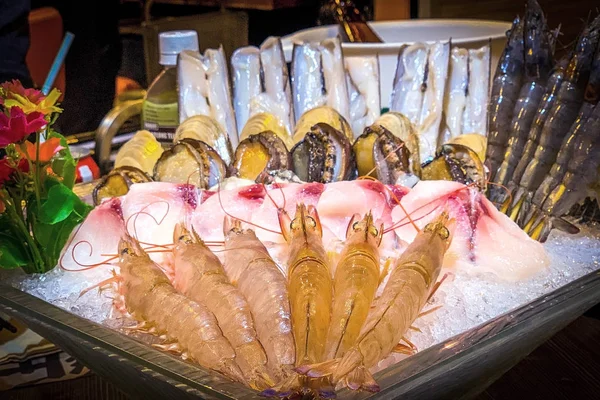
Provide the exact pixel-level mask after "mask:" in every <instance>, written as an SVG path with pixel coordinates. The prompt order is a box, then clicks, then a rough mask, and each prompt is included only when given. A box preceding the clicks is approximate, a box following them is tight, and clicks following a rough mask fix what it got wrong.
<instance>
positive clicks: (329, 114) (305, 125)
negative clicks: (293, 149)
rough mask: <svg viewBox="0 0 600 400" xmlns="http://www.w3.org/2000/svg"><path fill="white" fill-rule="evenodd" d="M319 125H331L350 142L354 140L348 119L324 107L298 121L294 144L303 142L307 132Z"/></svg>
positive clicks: (314, 109)
mask: <svg viewBox="0 0 600 400" xmlns="http://www.w3.org/2000/svg"><path fill="white" fill-rule="evenodd" d="M318 123H324V124H327V125H330V126H331V127H333V128H334V129H336V130H338V131H340V132H341V133H342V134H343V135H344V136H346V138H348V140H349V141H351V140H354V134H353V133H352V128H351V127H350V124H349V123H348V121H347V120H346V118H344V117H343V116H342V115H340V113H338V112H337V111H336V110H334V109H333V108H331V107H327V106H322V107H317V108H313V109H311V110H309V111H307V112H306V113H304V114H303V115H302V116H301V117H300V118H299V119H298V122H297V123H296V129H295V130H294V136H293V142H294V144H296V143H298V142H300V141H302V140H303V139H304V135H306V133H307V132H310V130H311V129H312V127H313V126H314V125H316V124H318Z"/></svg>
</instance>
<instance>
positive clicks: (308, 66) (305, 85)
mask: <svg viewBox="0 0 600 400" xmlns="http://www.w3.org/2000/svg"><path fill="white" fill-rule="evenodd" d="M322 70H323V68H322V65H321V52H320V49H319V45H318V44H317V43H294V48H293V51H292V66H291V73H292V75H291V82H292V96H293V106H294V115H295V116H296V119H297V121H296V125H297V124H298V123H299V119H300V118H301V117H302V115H304V114H305V113H307V112H308V111H309V110H312V109H314V108H316V107H320V106H324V105H325V104H326V101H327V99H326V97H325V86H324V81H323V73H322Z"/></svg>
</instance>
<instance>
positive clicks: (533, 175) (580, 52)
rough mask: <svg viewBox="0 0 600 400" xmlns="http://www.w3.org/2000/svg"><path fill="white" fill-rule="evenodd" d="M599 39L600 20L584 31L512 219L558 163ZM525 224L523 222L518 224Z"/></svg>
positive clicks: (517, 195)
mask: <svg viewBox="0 0 600 400" xmlns="http://www.w3.org/2000/svg"><path fill="white" fill-rule="evenodd" d="M599 37H600V16H598V17H596V19H595V20H594V21H593V22H592V23H591V24H590V25H589V26H588V27H586V29H585V30H584V32H583V34H582V35H581V37H580V38H579V40H578V42H577V46H576V48H575V51H574V52H573V56H572V57H571V60H570V62H569V65H568V66H567V70H566V73H565V79H564V81H563V83H562V85H561V88H560V91H559V93H558V96H557V99H556V103H555V104H554V106H553V107H552V109H551V110H550V112H549V115H548V119H547V120H546V122H545V124H544V128H543V130H542V132H541V136H540V142H539V145H538V146H537V149H536V150H535V154H534V156H533V159H532V160H531V161H530V162H529V164H528V165H527V167H526V169H525V172H524V173H523V177H522V178H521V180H520V182H515V184H516V183H518V185H519V187H518V188H517V190H516V192H514V193H513V194H514V196H513V201H512V205H513V206H512V207H511V211H510V213H511V215H513V216H515V215H519V214H520V215H524V214H526V211H527V210H523V211H521V210H520V208H521V205H522V204H529V201H526V200H525V198H527V197H531V196H532V195H533V193H532V192H533V191H534V190H536V189H537V188H538V187H539V186H540V185H541V183H542V181H543V179H544V178H545V176H546V175H547V173H548V172H549V171H550V168H551V167H552V165H553V164H554V161H555V160H556V156H557V154H558V151H559V149H560V146H561V144H562V143H563V139H564V138H565V136H566V135H567V133H568V132H569V130H570V128H571V126H572V125H573V123H574V122H575V121H576V120H577V116H578V114H579V113H578V111H579V110H580V109H581V105H582V103H583V98H584V93H585V88H586V85H587V82H588V80H589V77H590V71H591V68H592V62H593V59H594V54H595V50H596V46H597V44H598V39H599ZM518 222H522V221H518Z"/></svg>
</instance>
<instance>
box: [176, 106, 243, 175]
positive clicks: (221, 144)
mask: <svg viewBox="0 0 600 400" xmlns="http://www.w3.org/2000/svg"><path fill="white" fill-rule="evenodd" d="M186 138H189V139H195V140H200V141H202V142H204V143H206V144H207V145H209V146H210V147H212V148H213V149H214V150H216V152H217V153H219V156H220V157H221V158H222V159H223V161H225V163H226V164H229V163H230V162H231V160H232V159H233V150H232V149H231V142H230V141H229V138H228V137H227V135H226V134H225V132H224V131H223V129H222V128H221V125H220V124H219V123H218V122H217V121H215V120H214V118H212V117H209V116H207V115H194V116H193V117H190V118H188V119H186V120H185V121H183V122H182V123H181V124H180V125H179V126H178V127H177V130H176V131H175V137H174V138H173V143H177V142H179V141H180V140H181V139H186Z"/></svg>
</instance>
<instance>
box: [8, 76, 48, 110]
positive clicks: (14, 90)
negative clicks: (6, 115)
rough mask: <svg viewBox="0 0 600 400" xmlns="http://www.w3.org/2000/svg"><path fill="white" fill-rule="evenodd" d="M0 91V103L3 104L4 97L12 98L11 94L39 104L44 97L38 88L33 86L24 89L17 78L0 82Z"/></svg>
mask: <svg viewBox="0 0 600 400" xmlns="http://www.w3.org/2000/svg"><path fill="white" fill-rule="evenodd" d="M0 93H1V94H2V96H0V104H3V102H4V98H6V99H14V98H15V97H14V96H13V94H17V95H19V96H22V97H24V98H26V99H27V100H29V101H31V102H32V103H34V104H39V103H40V102H41V101H42V100H44V99H45V98H46V96H44V95H43V94H42V92H41V91H40V90H37V89H33V88H29V89H25V88H24V87H23V85H22V84H21V81H19V80H18V79H13V80H12V81H11V82H8V81H7V82H4V83H3V84H0Z"/></svg>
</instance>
